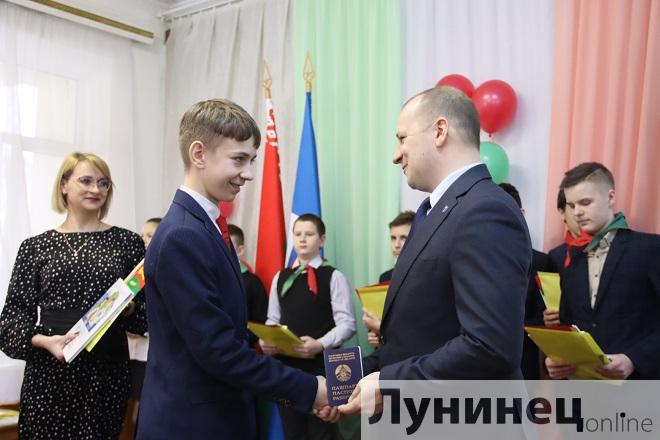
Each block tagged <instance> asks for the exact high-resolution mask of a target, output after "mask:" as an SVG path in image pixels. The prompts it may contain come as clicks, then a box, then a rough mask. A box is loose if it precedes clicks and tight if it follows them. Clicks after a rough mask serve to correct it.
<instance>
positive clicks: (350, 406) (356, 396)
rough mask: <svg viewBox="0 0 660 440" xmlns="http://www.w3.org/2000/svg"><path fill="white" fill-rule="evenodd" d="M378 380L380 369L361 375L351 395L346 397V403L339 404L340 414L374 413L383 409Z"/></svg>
mask: <svg viewBox="0 0 660 440" xmlns="http://www.w3.org/2000/svg"><path fill="white" fill-rule="evenodd" d="M379 380H380V371H376V372H375V373H371V374H370V375H368V376H365V377H363V378H362V380H361V381H360V382H358V384H357V386H356V387H355V389H354V390H353V394H351V397H349V398H348V403H346V404H344V405H339V407H338V408H339V412H340V413H342V414H355V413H359V412H365V413H367V414H375V413H379V412H381V411H383V395H382V394H381V393H380V382H379ZM363 400H364V402H363ZM363 404H364V407H363Z"/></svg>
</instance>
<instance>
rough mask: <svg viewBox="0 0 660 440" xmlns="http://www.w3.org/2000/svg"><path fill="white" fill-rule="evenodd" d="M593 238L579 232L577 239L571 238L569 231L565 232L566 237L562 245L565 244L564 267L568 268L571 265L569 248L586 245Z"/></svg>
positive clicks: (586, 233)
mask: <svg viewBox="0 0 660 440" xmlns="http://www.w3.org/2000/svg"><path fill="white" fill-rule="evenodd" d="M592 239H593V236H592V235H591V234H589V233H588V232H584V231H580V236H579V237H577V238H576V237H573V234H571V232H570V231H566V237H564V243H566V258H564V267H565V268H566V267H568V266H569V265H570V264H571V248H579V247H583V246H586V245H588V244H589V243H590V242H591V240H592Z"/></svg>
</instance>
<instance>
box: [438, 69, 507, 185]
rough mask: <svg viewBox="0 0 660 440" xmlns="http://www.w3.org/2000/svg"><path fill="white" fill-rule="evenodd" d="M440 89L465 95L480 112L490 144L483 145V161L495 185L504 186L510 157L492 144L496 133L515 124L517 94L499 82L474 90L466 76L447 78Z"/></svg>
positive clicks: (441, 83) (481, 150)
mask: <svg viewBox="0 0 660 440" xmlns="http://www.w3.org/2000/svg"><path fill="white" fill-rule="evenodd" d="M437 86H445V87H453V88H455V89H458V90H460V91H462V92H463V93H465V94H466V95H467V96H468V97H470V98H471V99H472V102H474V106H475V107H476V108H477V113H479V120H480V122H481V128H482V130H484V131H485V132H486V133H488V135H489V137H490V139H491V141H489V142H481V145H480V155H481V161H482V162H483V163H485V164H486V166H487V167H488V171H490V175H491V176H492V177H493V181H495V183H502V182H505V181H506V180H507V177H508V175H509V158H508V157H507V155H506V152H505V151H504V149H502V147H501V146H499V145H498V144H496V143H495V142H492V138H493V133H495V132H498V131H500V130H501V129H503V128H504V127H506V126H507V125H509V124H510V123H511V121H513V117H514V116H515V115H516V109H517V107H518V100H517V98H516V92H515V91H514V90H513V87H511V86H510V85H509V84H507V83H506V82H504V81H501V80H499V79H493V80H490V81H486V82H485V83H483V84H481V85H480V86H479V87H477V88H476V89H475V87H474V85H473V84H472V81H470V80H469V79H468V78H466V77H465V76H463V75H458V74H452V75H447V76H445V77H443V78H441V79H440V81H438V82H437V83H436V87H437Z"/></svg>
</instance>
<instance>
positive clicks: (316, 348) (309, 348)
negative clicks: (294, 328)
mask: <svg viewBox="0 0 660 440" xmlns="http://www.w3.org/2000/svg"><path fill="white" fill-rule="evenodd" d="M300 339H302V341H303V343H302V344H300V345H295V346H294V347H293V349H294V350H295V352H296V353H298V354H299V355H300V357H302V358H305V359H313V358H314V356H316V355H317V354H319V353H320V352H322V351H323V344H321V343H320V342H319V341H317V340H316V339H314V338H312V337H310V336H301V337H300Z"/></svg>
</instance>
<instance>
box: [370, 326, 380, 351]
mask: <svg viewBox="0 0 660 440" xmlns="http://www.w3.org/2000/svg"><path fill="white" fill-rule="evenodd" d="M367 340H368V341H369V344H371V346H372V347H374V348H378V347H380V337H379V335H378V333H376V332H375V331H373V330H369V333H368V334H367Z"/></svg>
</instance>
